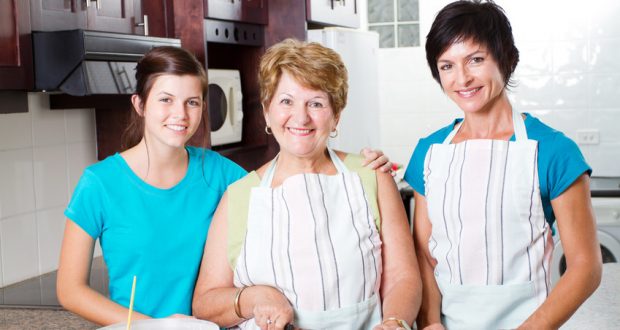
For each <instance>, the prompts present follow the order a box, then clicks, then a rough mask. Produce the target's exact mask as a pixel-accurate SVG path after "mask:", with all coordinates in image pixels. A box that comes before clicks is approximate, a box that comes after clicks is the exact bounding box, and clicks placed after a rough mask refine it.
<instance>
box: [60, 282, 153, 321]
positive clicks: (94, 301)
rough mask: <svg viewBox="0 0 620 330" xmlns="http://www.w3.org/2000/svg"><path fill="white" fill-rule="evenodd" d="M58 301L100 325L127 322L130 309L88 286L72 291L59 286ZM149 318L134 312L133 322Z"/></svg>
mask: <svg viewBox="0 0 620 330" xmlns="http://www.w3.org/2000/svg"><path fill="white" fill-rule="evenodd" d="M58 300H59V301H60V303H61V305H62V306H63V307H64V308H66V309H67V310H69V311H71V312H73V313H75V314H78V315H80V316H81V317H83V318H85V319H87V320H89V321H91V322H95V323H97V324H100V325H109V324H114V323H119V322H127V314H128V313H129V309H128V308H125V307H123V306H121V305H119V304H117V303H115V302H113V301H112V300H110V299H108V298H106V297H105V296H103V295H102V294H100V293H99V292H97V291H95V290H93V289H92V288H90V287H89V286H88V285H74V286H72V287H71V288H70V289H67V288H63V286H62V285H59V288H58ZM148 318H149V317H148V316H146V315H144V314H141V313H138V312H136V311H133V312H132V314H131V319H132V320H141V319H148Z"/></svg>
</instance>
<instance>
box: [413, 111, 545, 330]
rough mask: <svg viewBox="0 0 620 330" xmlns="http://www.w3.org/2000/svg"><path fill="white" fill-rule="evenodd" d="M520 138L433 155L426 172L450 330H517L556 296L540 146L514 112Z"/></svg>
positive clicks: (439, 149)
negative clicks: (551, 295) (552, 293)
mask: <svg viewBox="0 0 620 330" xmlns="http://www.w3.org/2000/svg"><path fill="white" fill-rule="evenodd" d="M512 120H513V125H514V131H515V136H516V139H515V141H514V142H512V141H500V140H482V139H480V140H467V141H464V142H461V143H457V144H450V142H451V141H452V139H453V138H454V136H455V135H456V133H457V131H458V129H459V127H460V124H459V125H457V126H456V127H455V128H454V130H453V131H452V132H451V133H450V135H448V137H447V138H446V139H445V141H444V142H443V144H434V145H432V146H431V148H430V149H429V151H428V153H427V155H426V159H425V165H424V180H425V190H426V200H427V204H428V214H429V217H430V221H431V223H432V233H431V237H430V239H429V250H430V252H431V255H432V256H433V258H435V259H436V260H437V262H438V263H437V266H436V267H435V278H436V280H437V283H438V285H439V288H440V291H441V293H442V306H441V309H442V322H443V323H444V325H446V326H447V328H449V329H513V328H516V327H517V326H518V325H519V324H521V323H522V322H523V321H525V319H527V317H529V315H531V314H532V313H533V312H534V310H535V309H536V308H537V307H538V306H539V305H540V304H542V302H543V301H544V300H545V299H546V297H547V295H548V293H549V283H550V282H549V263H550V258H551V253H552V250H553V240H552V238H551V230H550V228H549V225H548V223H547V222H546V221H545V217H544V213H543V208H542V200H541V198H540V188H539V181H538V166H537V161H538V143H537V141H535V140H528V138H527V132H526V130H525V124H524V123H523V118H522V117H521V114H520V113H519V112H517V111H513V116H512Z"/></svg>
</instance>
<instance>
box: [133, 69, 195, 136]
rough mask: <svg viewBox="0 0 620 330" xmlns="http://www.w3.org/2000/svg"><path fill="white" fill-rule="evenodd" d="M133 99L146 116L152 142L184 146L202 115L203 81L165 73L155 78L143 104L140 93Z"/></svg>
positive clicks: (148, 133)
mask: <svg viewBox="0 0 620 330" xmlns="http://www.w3.org/2000/svg"><path fill="white" fill-rule="evenodd" d="M132 102H133V104H134V108H135V109H138V110H137V111H138V112H139V113H140V114H141V115H142V116H144V138H145V139H146V141H148V143H149V144H150V145H152V146H154V147H157V146H167V147H171V148H183V147H185V143H187V141H188V140H189V139H190V138H191V137H192V135H194V133H195V132H196V130H197V129H198V125H199V124H200V120H201V118H202V110H203V99H202V85H201V82H200V79H199V78H198V77H196V76H192V75H181V76H179V75H168V74H165V75H161V76H159V77H157V78H156V79H155V83H154V84H153V87H152V88H151V90H150V92H149V94H148V96H147V99H146V100H145V102H143V104H142V106H141V100H140V97H139V96H137V95H134V96H133V97H132ZM153 144H155V145H153Z"/></svg>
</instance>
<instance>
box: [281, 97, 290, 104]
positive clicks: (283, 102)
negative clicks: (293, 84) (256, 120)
mask: <svg viewBox="0 0 620 330" xmlns="http://www.w3.org/2000/svg"><path fill="white" fill-rule="evenodd" d="M280 104H284V105H292V104H293V101H292V100H291V99H288V98H283V99H281V100H280Z"/></svg>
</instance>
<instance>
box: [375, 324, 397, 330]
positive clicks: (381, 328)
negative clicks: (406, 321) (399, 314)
mask: <svg viewBox="0 0 620 330" xmlns="http://www.w3.org/2000/svg"><path fill="white" fill-rule="evenodd" d="M372 330H405V328H403V327H401V326H399V325H398V324H396V323H394V324H392V323H388V324H379V325H376V326H375V327H374V328H372Z"/></svg>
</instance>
